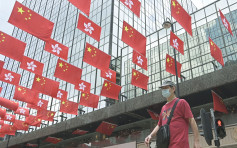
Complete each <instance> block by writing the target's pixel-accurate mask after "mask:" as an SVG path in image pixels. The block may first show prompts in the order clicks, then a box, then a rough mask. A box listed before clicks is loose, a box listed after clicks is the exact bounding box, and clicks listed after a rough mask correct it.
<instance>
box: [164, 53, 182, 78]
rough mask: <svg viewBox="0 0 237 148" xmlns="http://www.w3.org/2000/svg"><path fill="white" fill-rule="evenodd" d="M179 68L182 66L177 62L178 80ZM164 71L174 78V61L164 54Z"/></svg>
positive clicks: (179, 75)
mask: <svg viewBox="0 0 237 148" xmlns="http://www.w3.org/2000/svg"><path fill="white" fill-rule="evenodd" d="M181 67H182V65H181V64H180V63H179V62H178V61H177V73H178V77H179V78H181ZM166 71H167V72H169V73H171V74H173V75H175V76H176V72H175V60H174V59H173V58H172V57H171V56H170V55H168V54H166Z"/></svg>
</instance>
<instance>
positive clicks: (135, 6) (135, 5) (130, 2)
mask: <svg viewBox="0 0 237 148" xmlns="http://www.w3.org/2000/svg"><path fill="white" fill-rule="evenodd" d="M120 1H121V2H122V3H123V4H124V5H125V6H126V7H128V8H129V9H130V10H131V11H132V12H133V13H134V14H136V15H137V16H138V17H140V9H141V2H140V1H139V0H120Z"/></svg>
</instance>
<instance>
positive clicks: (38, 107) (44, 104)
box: [27, 99, 49, 110]
mask: <svg viewBox="0 0 237 148" xmlns="http://www.w3.org/2000/svg"><path fill="white" fill-rule="evenodd" d="M48 103H49V101H47V100H44V99H39V100H38V102H37V103H36V104H29V103H28V104H27V107H28V108H32V109H36V110H47V107H48Z"/></svg>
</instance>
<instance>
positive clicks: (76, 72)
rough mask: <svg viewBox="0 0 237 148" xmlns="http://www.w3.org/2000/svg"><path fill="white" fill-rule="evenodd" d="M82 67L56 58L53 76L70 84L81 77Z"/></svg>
mask: <svg viewBox="0 0 237 148" xmlns="http://www.w3.org/2000/svg"><path fill="white" fill-rule="evenodd" d="M81 74H82V69H80V68H78V67H76V66H74V65H71V64H69V63H66V62H64V61H62V60H60V59H58V62H57V66H56V69H55V73H54V76H55V77H56V78H59V79H61V80H64V81H66V82H69V83H71V84H76V83H77V82H78V81H79V80H80V79H81Z"/></svg>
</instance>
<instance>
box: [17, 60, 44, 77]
mask: <svg viewBox="0 0 237 148" xmlns="http://www.w3.org/2000/svg"><path fill="white" fill-rule="evenodd" d="M20 68H22V69H25V70H27V71H29V72H32V73H35V74H38V75H42V73H43V69H44V64H43V63H40V62H38V61H36V60H33V59H31V58H28V57H26V56H24V57H23V58H22V61H21V65H20Z"/></svg>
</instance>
